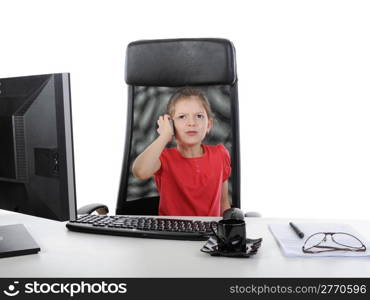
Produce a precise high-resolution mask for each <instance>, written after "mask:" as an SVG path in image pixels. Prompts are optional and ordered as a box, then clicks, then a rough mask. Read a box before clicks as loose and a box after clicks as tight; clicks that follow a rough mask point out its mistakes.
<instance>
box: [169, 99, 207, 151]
mask: <svg viewBox="0 0 370 300" xmlns="http://www.w3.org/2000/svg"><path fill="white" fill-rule="evenodd" d="M172 118H173V120H174V126H175V131H176V140H177V142H178V143H182V144H185V145H189V146H192V145H196V144H200V143H201V142H202V141H203V139H204V137H205V136H206V134H207V133H208V132H209V130H210V129H211V127H212V120H209V119H208V116H207V112H206V110H205V109H204V106H203V105H202V102H201V100H200V99H199V98H198V97H194V96H192V97H188V98H184V99H180V100H179V101H178V102H177V103H176V104H175V109H174V113H173V117H172Z"/></svg>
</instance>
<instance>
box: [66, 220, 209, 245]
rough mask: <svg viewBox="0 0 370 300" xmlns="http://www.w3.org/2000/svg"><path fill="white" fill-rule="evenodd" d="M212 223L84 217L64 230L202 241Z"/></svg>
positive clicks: (69, 224)
mask: <svg viewBox="0 0 370 300" xmlns="http://www.w3.org/2000/svg"><path fill="white" fill-rule="evenodd" d="M213 223H215V224H216V222H214V221H199V220H191V219H172V218H171V219H166V218H160V217H134V216H106V215H83V216H79V217H78V218H77V220H75V221H69V222H68V223H67V225H66V226H67V228H68V229H69V230H73V231H79V232H87V233H98V234H110V235H124V236H132V237H145V238H156V239H174V240H191V241H205V240H207V239H208V238H209V237H210V236H211V235H212V229H211V226H212V225H213Z"/></svg>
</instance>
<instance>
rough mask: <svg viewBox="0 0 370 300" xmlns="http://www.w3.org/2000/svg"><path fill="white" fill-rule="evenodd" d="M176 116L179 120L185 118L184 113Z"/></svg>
mask: <svg viewBox="0 0 370 300" xmlns="http://www.w3.org/2000/svg"><path fill="white" fill-rule="evenodd" d="M178 118H179V119H180V120H185V118H186V117H185V116H184V115H180V116H178Z"/></svg>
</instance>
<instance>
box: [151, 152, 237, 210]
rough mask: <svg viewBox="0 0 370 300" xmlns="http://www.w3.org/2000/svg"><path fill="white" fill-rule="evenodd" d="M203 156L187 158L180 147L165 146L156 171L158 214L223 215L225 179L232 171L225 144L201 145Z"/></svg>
mask: <svg viewBox="0 0 370 300" xmlns="http://www.w3.org/2000/svg"><path fill="white" fill-rule="evenodd" d="M202 147H203V155H202V156H201V157H192V158H186V157H183V156H182V155H181V153H180V152H179V151H178V150H177V148H169V149H165V150H163V152H162V154H161V156H160V158H159V159H160V161H161V168H160V169H159V170H158V171H157V172H156V173H155V174H154V177H155V183H156V185H157V188H158V191H159V194H160V203H159V215H162V216H220V211H221V195H222V183H223V182H224V181H225V180H227V179H228V178H229V176H230V173H231V168H230V155H229V152H228V151H227V150H226V148H225V147H224V146H223V145H216V146H211V145H202Z"/></svg>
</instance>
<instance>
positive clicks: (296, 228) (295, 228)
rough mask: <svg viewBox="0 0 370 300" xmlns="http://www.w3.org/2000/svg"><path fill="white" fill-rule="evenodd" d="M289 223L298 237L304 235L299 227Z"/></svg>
mask: <svg viewBox="0 0 370 300" xmlns="http://www.w3.org/2000/svg"><path fill="white" fill-rule="evenodd" d="M289 225H290V227H292V229H293V230H294V232H295V233H296V234H297V235H298V236H299V238H300V239H302V238H303V237H304V233H303V232H302V231H300V230H299V228H298V227H297V226H296V225H294V224H293V223H292V222H289Z"/></svg>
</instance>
